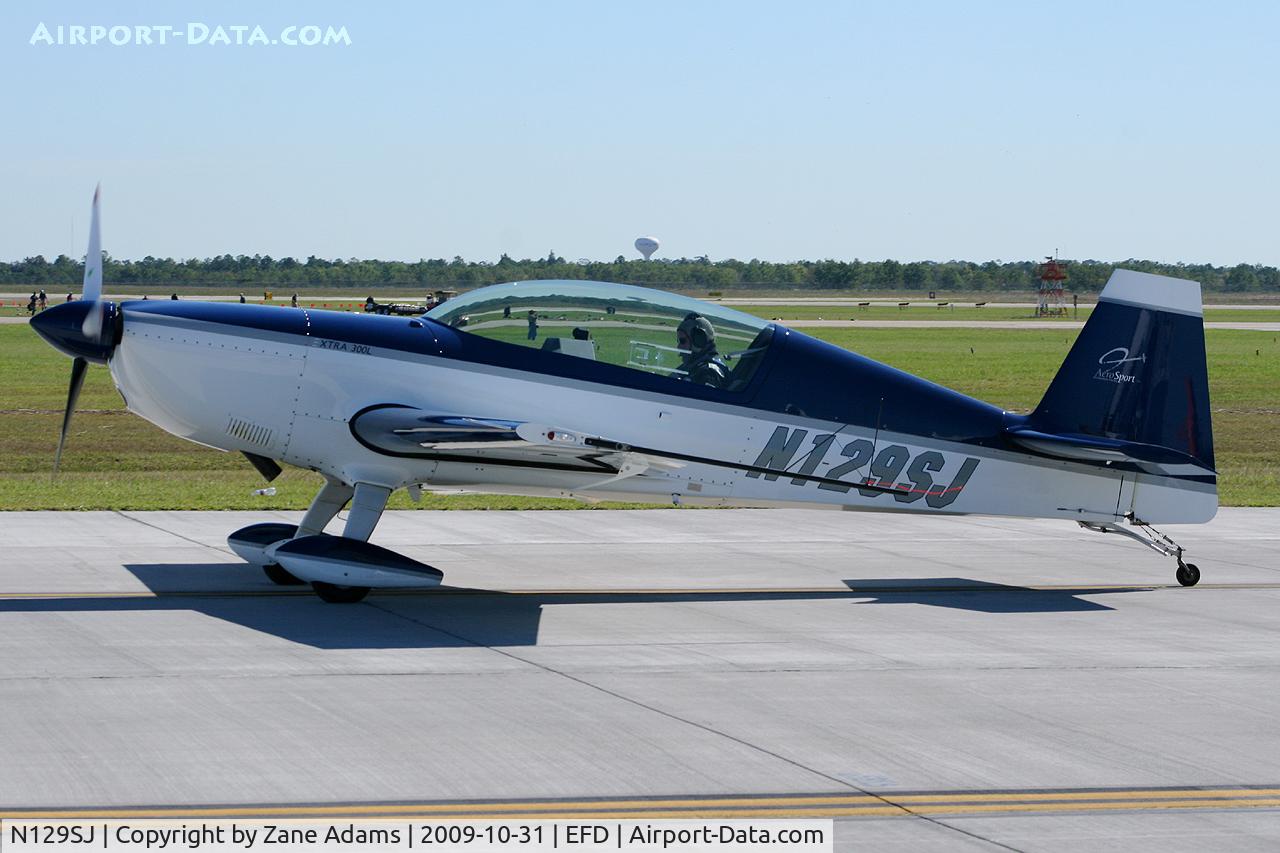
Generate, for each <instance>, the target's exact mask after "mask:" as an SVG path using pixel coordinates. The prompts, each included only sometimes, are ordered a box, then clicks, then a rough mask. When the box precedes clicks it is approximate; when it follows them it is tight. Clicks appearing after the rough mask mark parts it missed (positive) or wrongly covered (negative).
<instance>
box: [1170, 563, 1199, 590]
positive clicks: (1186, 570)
mask: <svg viewBox="0 0 1280 853" xmlns="http://www.w3.org/2000/svg"><path fill="white" fill-rule="evenodd" d="M1174 577H1176V578H1177V579H1178V583H1180V584H1182V585H1183V586H1195V585H1196V584H1198V583H1200V568H1199V567H1198V566H1196V564H1195V563H1182V564H1181V565H1179V566H1178V572H1177V574H1176V575H1174Z"/></svg>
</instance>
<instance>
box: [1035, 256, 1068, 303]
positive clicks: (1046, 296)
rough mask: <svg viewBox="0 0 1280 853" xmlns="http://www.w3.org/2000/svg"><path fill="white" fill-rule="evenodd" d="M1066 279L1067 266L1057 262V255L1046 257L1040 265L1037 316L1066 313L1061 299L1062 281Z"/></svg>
mask: <svg viewBox="0 0 1280 853" xmlns="http://www.w3.org/2000/svg"><path fill="white" fill-rule="evenodd" d="M1066 280H1067V268H1066V267H1065V266H1063V265H1062V264H1060V263H1058V258H1057V255H1056V254H1055V255H1054V257H1052V258H1050V257H1046V258H1045V259H1044V263H1043V264H1041V265H1040V291H1039V293H1038V294H1037V296H1038V298H1037V300H1036V316H1037V317H1062V316H1064V315H1065V314H1066V313H1067V305H1066V302H1064V301H1063V294H1062V283H1063V282H1064V281H1066Z"/></svg>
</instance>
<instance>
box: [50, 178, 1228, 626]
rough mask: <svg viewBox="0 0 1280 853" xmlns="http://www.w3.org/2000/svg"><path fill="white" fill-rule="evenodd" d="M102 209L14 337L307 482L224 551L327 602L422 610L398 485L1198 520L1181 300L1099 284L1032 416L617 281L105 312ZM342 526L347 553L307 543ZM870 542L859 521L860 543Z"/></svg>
mask: <svg viewBox="0 0 1280 853" xmlns="http://www.w3.org/2000/svg"><path fill="white" fill-rule="evenodd" d="M101 257H102V254H101V251H100V235H99V224H98V196H97V194H96V193H95V196H94V205H93V217H92V221H91V228H90V241H89V252H88V255H87V263H86V268H85V278H84V297H83V299H82V300H81V301H76V302H70V303H66V304H61V305H57V306H55V307H53V308H50V309H49V310H47V311H45V312H43V313H41V314H39V315H38V316H37V317H35V318H34V319H33V320H32V326H33V327H34V328H35V330H36V331H37V332H38V333H39V334H40V335H41V336H42V337H43V338H44V339H45V340H46V341H48V342H49V343H50V344H52V345H53V346H54V347H56V348H57V349H58V350H60V351H62V352H63V353H65V354H67V355H69V356H72V357H73V358H74V361H73V362H72V371H71V387H70V392H69V394H68V399H67V408H66V413H65V416H64V418H63V423H62V432H61V436H60V438H59V442H58V455H57V457H56V458H55V469H56V467H57V459H60V457H61V454H62V448H63V444H64V443H65V441H66V437H67V428H68V424H69V422H70V419H71V416H72V413H73V411H74V409H75V405H76V398H77V396H78V394H79V391H80V387H81V384H82V382H83V380H84V374H85V370H86V368H87V366H88V364H89V363H90V362H92V363H96V364H105V365H107V367H108V368H109V369H110V371H111V376H112V378H113V379H114V381H115V385H116V387H117V388H118V389H119V391H120V394H121V395H122V396H123V397H124V400H125V403H126V405H127V406H128V408H129V410H130V411H132V412H135V413H136V414H138V415H140V416H141V417H143V418H146V419H147V420H149V421H151V422H152V423H154V424H156V425H157V426H159V427H160V428H162V429H164V430H166V431H168V432H170V433H173V434H174V435H177V436H180V437H182V438H185V439H188V440H190V441H194V442H197V443H199V444H203V445H207V446H209V447H215V448H218V449H220V450H225V451H230V452H238V453H242V454H244V456H245V457H246V458H247V459H248V460H249V461H250V462H251V463H252V464H253V465H254V466H255V467H256V468H257V470H258V471H260V472H261V473H262V474H263V475H264V476H265V477H266V478H267V479H268V480H270V479H272V478H273V477H275V476H276V475H277V474H279V473H280V470H281V468H280V465H281V464H289V465H294V466H297V467H299V468H305V469H308V470H311V471H315V472H318V473H319V474H321V475H322V476H323V478H324V485H323V486H322V487H321V488H320V490H319V492H318V494H317V495H316V497H315V500H314V501H313V502H312V504H311V506H310V508H309V509H308V510H307V512H306V514H305V515H304V516H303V517H302V520H301V522H300V523H299V524H298V525H296V526H294V525H286V524H276V523H267V524H255V525H250V526H249V527H246V528H244V529H241V530H237V531H235V532H234V533H232V534H231V535H230V537H229V539H228V542H229V544H230V546H231V547H232V548H233V549H234V550H235V552H236V553H237V554H239V555H240V556H241V557H243V558H244V559H246V560H248V561H249V562H251V563H255V564H257V565H259V566H262V567H263V568H264V570H265V571H266V573H267V575H268V576H269V577H270V578H271V579H272V580H274V581H276V582H277V583H304V582H305V583H310V584H311V585H312V587H313V588H314V589H315V591H316V593H318V594H319V596H320V597H321V598H323V599H324V600H326V601H331V602H351V601H358V600H360V599H361V598H363V597H364V595H366V594H367V593H368V591H369V590H370V588H380V587H429V586H435V585H437V584H439V583H440V581H441V577H442V574H441V572H440V571H438V570H437V569H435V568H433V567H431V566H428V565H425V564H423V563H420V562H418V561H416V560H414V559H411V558H409V557H407V556H404V555H400V554H397V553H394V552H392V551H389V550H387V549H385V548H381V547H379V546H377V545H374V544H372V543H370V542H369V538H370V535H371V534H372V533H373V531H374V528H375V526H376V525H377V523H378V520H379V518H380V517H381V515H382V512H383V509H384V508H385V506H386V503H387V499H388V497H390V495H391V494H392V492H394V491H395V490H397V489H407V490H408V491H409V493H410V495H411V496H412V497H414V498H415V499H416V498H417V497H419V496H420V492H421V490H422V489H423V488H428V489H430V488H451V489H453V488H460V487H461V488H467V489H474V490H478V491H489V492H501V493H514V494H526V495H555V496H566V495H567V496H575V497H580V498H583V499H588V500H590V499H597V498H606V497H612V498H622V499H626V500H657V501H662V502H669V503H674V504H685V503H690V504H692V503H698V504H712V505H735V506H778V505H795V504H809V505H820V506H827V507H834V508H839V509H845V510H868V511H872V512H877V511H879V512H915V513H921V514H924V515H955V514H983V515H1008V516H1024V517H1036V518H1056V519H1062V520H1063V521H1071V522H1077V523H1079V524H1080V525H1082V526H1084V527H1086V528H1088V529H1090V530H1094V531H1098V532H1101V533H1119V534H1123V535H1125V536H1129V537H1132V538H1134V539H1136V540H1138V541H1140V542H1142V543H1143V544H1145V545H1147V546H1148V547H1150V548H1152V549H1154V550H1155V551H1158V552H1159V553H1161V554H1163V555H1165V556H1169V557H1173V558H1174V559H1175V560H1176V561H1177V573H1176V577H1177V580H1178V581H1179V582H1180V583H1181V584H1183V585H1185V586H1190V585H1193V584H1195V583H1196V582H1197V581H1198V580H1199V577H1200V572H1199V570H1198V569H1197V568H1196V566H1195V565H1193V564H1191V563H1187V562H1184V560H1183V551H1182V548H1180V547H1179V546H1178V545H1177V544H1176V543H1174V542H1173V541H1172V540H1170V539H1169V538H1168V537H1167V536H1164V535H1162V534H1160V533H1159V532H1157V531H1156V530H1155V529H1154V528H1152V527H1151V525H1152V524H1159V523H1164V522H1167V523H1192V522H1204V521H1208V520H1209V519H1211V518H1212V517H1213V516H1214V514H1215V512H1216V511H1217V505H1218V499H1217V479H1216V474H1215V469H1214V459H1213V432H1212V427H1211V423H1210V410H1209V390H1208V379H1207V372H1206V366H1205V349H1204V331H1203V319H1202V311H1201V301H1200V287H1199V285H1198V284H1197V283H1195V282H1192V281H1184V280H1179V279H1171V278H1165V277H1160V276H1154V275H1148V274H1144V273H1138V272H1129V271H1124V270H1117V271H1116V272H1115V274H1114V275H1113V276H1112V277H1111V279H1110V281H1109V282H1108V283H1107V285H1106V288H1105V289H1104V290H1103V291H1102V294H1101V295H1100V297H1099V302H1098V306H1097V308H1096V309H1095V310H1094V311H1093V312H1092V313H1091V315H1090V317H1089V320H1088V322H1087V323H1086V324H1085V327H1084V329H1083V330H1082V331H1081V333H1080V335H1079V337H1078V339H1077V340H1076V342H1075V344H1074V346H1073V347H1072V348H1071V351H1070V352H1069V354H1068V355H1067V358H1066V360H1065V362H1064V363H1063V364H1062V367H1061V368H1060V369H1059V371H1058V373H1057V375H1056V376H1055V377H1054V379H1053V381H1052V382H1051V383H1050V385H1049V388H1048V390H1047V391H1046V392H1045V394H1044V397H1043V399H1042V400H1041V401H1040V404H1039V405H1038V406H1037V407H1036V408H1035V410H1034V411H1033V412H1031V413H1030V414H1027V415H1023V414H1014V413H1011V412H1006V411H1003V410H1001V409H1000V408H998V407H996V406H992V405H990V404H988V403H984V402H982V401H980V400H976V399H973V398H971V397H968V396H965V395H964V394H960V393H958V392H956V391H952V390H949V389H947V388H943V387H941V386H939V385H936V384H934V383H932V382H928V381H925V380H923V379H920V378H918V377H915V376H912V375H910V374H908V373H904V372H902V371H900V370H896V369H894V368H892V367H888V366H886V365H884V364H880V363H878V362H876V361H873V360H871V359H869V358H865V357H863V356H861V355H858V354H856V353H853V352H849V351H846V350H844V349H842V348H840V347H836V346H833V345H831V344H827V343H824V342H822V341H819V340H815V339H814V338H811V337H809V336H807V335H804V334H802V333H800V332H798V331H796V330H794V329H788V328H785V327H784V326H781V325H778V324H775V323H769V322H766V321H764V320H761V319H759V318H756V317H753V316H750V315H747V314H743V313H739V312H737V311H733V310H730V309H727V308H725V307H723V306H720V305H715V304H710V303H706V302H701V301H699V300H695V299H690V298H686V297H683V296H678V295H675V294H671V293H666V292H661V291H657V290H648V289H644V288H639V287H631V286H627V285H620V284H607V283H602V282H592V281H527V282H516V283H511V284H498V285H493V286H490V287H484V288H481V289H478V290H475V291H472V292H470V293H466V294H463V295H462V296H460V297H458V298H456V299H451V300H449V301H448V302H446V303H444V304H442V305H439V306H437V307H436V308H434V309H432V310H431V311H428V312H426V313H425V314H423V315H422V316H419V317H394V316H378V315H370V314H347V313H340V312H334V311H316V310H311V309H305V308H303V309H292V308H283V307H274V306H262V305H239V304H221V303H208V302H195V301H169V300H157V301H127V302H120V303H116V302H109V301H105V300H103V299H102V269H101V262H100V259H101ZM344 506H349V509H348V512H347V517H346V521H345V526H344V527H343V528H342V534H341V535H328V534H325V533H324V530H325V527H326V526H327V525H328V524H329V523H330V522H331V521H332V520H333V519H334V518H335V516H336V515H337V514H338V512H339V510H341V509H342V508H343V507H344ZM872 523H874V522H872Z"/></svg>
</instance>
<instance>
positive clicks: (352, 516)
mask: <svg viewBox="0 0 1280 853" xmlns="http://www.w3.org/2000/svg"><path fill="white" fill-rule="evenodd" d="M343 488H347V487H345V486H344V487H343ZM348 491H349V492H352V490H351V489H349V488H348ZM390 497H391V490H390V489H388V488H385V487H384V486H374V485H370V484H369V483H356V487H355V489H354V492H353V496H352V497H351V509H350V510H348V512H347V526H346V527H345V528H343V531H342V535H343V537H344V538H347V539H356V540H358V541H360V542H368V541H369V537H370V536H371V535H372V534H373V528H375V527H377V526H378V520H379V519H381V518H382V511H383V510H384V509H386V508H387V500H388V498H390ZM317 500H318V498H317ZM345 502H346V501H343V503H345ZM330 517H332V516H330ZM322 526H323V525H322ZM299 533H301V528H299ZM311 588H312V589H314V590H315V591H316V595H318V596H320V597H321V598H322V599H324V600H325V601H327V602H329V603H330V604H354V603H355V602H357V601H360V600H362V599H363V598H364V597H365V596H366V595H368V594H369V587H367V586H339V585H338V584H332V583H324V582H322V581H313V582H312V584H311Z"/></svg>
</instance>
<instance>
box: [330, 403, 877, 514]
mask: <svg viewBox="0 0 1280 853" xmlns="http://www.w3.org/2000/svg"><path fill="white" fill-rule="evenodd" d="M351 433H352V435H354V436H355V437H356V440H357V441H359V442H360V443H361V444H363V445H364V446H365V447H368V448H369V449H370V450H374V451H376V452H378V453H383V454H386V455H388V456H403V457H409V458H416V459H436V460H439V461H442V462H474V463H476V464H480V465H483V464H489V465H516V466H520V467H525V468H543V469H548V470H556V471H570V472H581V473H597V474H599V475H600V476H601V479H600V480H599V481H595V482H592V483H589V484H588V485H585V486H580V487H578V488H580V489H582V490H584V491H585V490H586V489H591V488H597V487H599V486H603V485H606V484H608V483H612V482H615V481H617V480H622V479H625V478H627V477H634V476H636V475H637V474H643V473H645V472H646V471H650V470H660V471H672V470H677V469H680V468H684V467H685V466H687V465H689V464H699V465H711V466H715V467H718V468H729V469H734V470H737V471H743V472H755V473H761V474H771V475H775V476H776V475H778V474H779V473H784V472H779V471H778V470H776V469H772V468H762V467H759V466H757V465H753V464H749V463H746V462H735V461H732V460H727V459H717V458H711V457H706V456H698V455H693V454H688V453H684V452H683V451H681V450H678V449H675V448H652V447H637V446H635V445H631V444H627V443H625V442H620V441H615V440H612V439H610V438H608V437H605V436H599V435H590V434H587V433H583V432H579V431H575V430H572V429H565V428H561V427H558V426H553V425H549V424H539V423H533V422H530V421H514V420H501V419H496V418H480V417H471V416H468V415H457V414H443V413H438V412H428V411H425V410H423V409H418V408H414V407H412V406H405V405H401V404H386V405H379V406H370V407H368V408H366V409H363V410H361V411H360V412H358V413H356V415H355V416H354V417H352V419H351ZM785 473H786V476H787V477H789V478H791V479H802V480H808V481H812V482H815V483H820V484H821V483H826V484H831V485H837V486H856V487H857V488H858V489H861V490H863V491H868V490H870V491H877V492H887V493H889V494H903V492H901V491H900V490H899V489H896V488H892V487H888V486H881V485H875V484H871V483H866V482H862V483H857V482H845V481H843V480H833V479H830V478H827V477H821V476H815V475H813V474H803V473H799V472H795V471H787V472H785Z"/></svg>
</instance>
